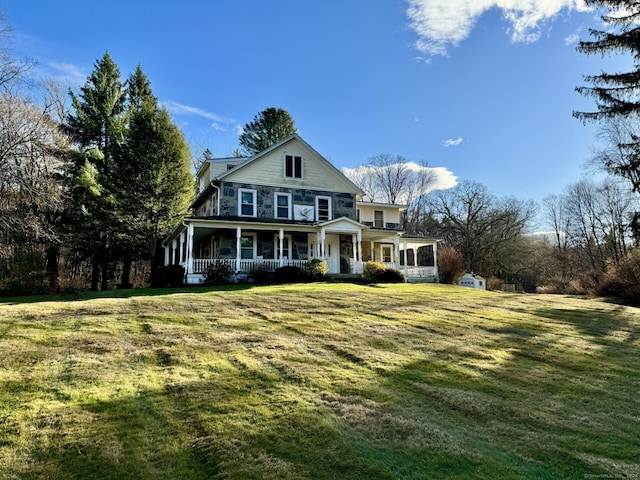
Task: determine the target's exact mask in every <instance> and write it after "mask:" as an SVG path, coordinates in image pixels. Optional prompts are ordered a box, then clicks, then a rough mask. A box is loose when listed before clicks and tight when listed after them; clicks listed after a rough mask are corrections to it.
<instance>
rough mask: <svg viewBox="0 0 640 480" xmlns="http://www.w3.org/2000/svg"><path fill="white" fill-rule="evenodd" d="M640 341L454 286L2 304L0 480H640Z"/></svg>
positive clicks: (549, 304)
mask: <svg viewBox="0 0 640 480" xmlns="http://www.w3.org/2000/svg"><path fill="white" fill-rule="evenodd" d="M109 295H119V296H120V297H119V298H109ZM639 347H640V310H638V309H632V308H626V307H620V306H614V305H609V304H606V303H602V302H599V301H595V300H589V299H582V298H568V297H559V296H534V295H511V294H497V293H489V292H480V291H474V290H471V289H463V288H458V287H452V286H438V285H389V286H378V287H369V286H357V285H348V284H311V285H296V286H273V287H244V288H236V289H227V290H222V291H215V290H212V289H209V290H207V289H200V290H198V289H196V290H191V291H189V292H187V293H179V292H177V291H170V290H169V291H161V290H141V291H129V292H114V293H112V294H107V295H104V294H95V295H85V296H79V297H68V298H63V299H60V301H47V299H33V301H30V302H26V303H15V304H12V303H6V302H5V303H2V302H1V301H0V479H3V480H4V479H36V478H37V479H40V478H48V479H69V478H83V479H84V478H87V479H88V478H91V479H94V478H101V479H103V478H113V479H127V478H129V479H154V480H155V479H177V478H180V479H216V478H218V479H245V478H256V479H287V478H289V479H312V478H313V479H325V478H326V479H330V478H331V479H333V478H347V479H356V478H362V479H396V478H402V479H424V478H474V479H476V478H487V479H489V478H490V479H494V478H548V479H557V478H576V479H577V478H580V479H583V478H589V476H591V477H590V478H595V476H601V475H611V476H612V477H610V478H613V476H615V477H616V478H627V477H629V478H635V477H638V476H640V466H639V465H640V457H639V453H638V452H640V440H639V439H640V417H639V412H640V396H639V395H638V392H640V382H639V376H640V357H639V353H638V352H639Z"/></svg>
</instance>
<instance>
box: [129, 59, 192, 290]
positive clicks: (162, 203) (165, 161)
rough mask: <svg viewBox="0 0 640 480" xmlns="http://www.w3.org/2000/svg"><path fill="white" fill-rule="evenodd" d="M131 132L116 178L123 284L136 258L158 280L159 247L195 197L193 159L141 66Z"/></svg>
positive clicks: (132, 95) (132, 82)
mask: <svg viewBox="0 0 640 480" xmlns="http://www.w3.org/2000/svg"><path fill="white" fill-rule="evenodd" d="M127 85H128V89H127V95H128V103H129V107H130V111H129V120H130V122H129V127H128V129H127V133H126V136H125V141H124V144H123V148H122V149H121V152H120V155H119V158H118V162H117V168H118V170H117V172H118V177H119V178H120V179H121V182H120V185H121V191H120V192H119V195H118V198H119V201H118V217H119V219H120V225H121V229H120V244H121V251H122V256H123V277H122V283H123V284H126V283H129V279H128V269H129V267H130V265H131V260H132V259H135V258H141V259H148V260H150V262H151V272H152V281H153V280H154V276H155V272H156V267H157V263H158V262H157V256H158V253H159V249H160V241H161V240H162V238H163V237H164V236H165V235H167V234H168V233H169V230H170V228H172V227H173V226H175V224H176V223H177V222H178V220H179V219H180V218H181V217H182V216H184V215H185V214H186V213H187V212H188V209H189V206H190V204H191V201H192V200H193V196H194V180H193V175H192V173H191V154H190V151H189V147H188V144H187V142H186V141H185V139H184V137H183V135H182V132H181V131H180V130H179V129H178V127H177V126H176V125H175V124H173V122H172V120H171V117H170V116H169V114H168V112H167V111H166V110H165V109H161V108H159V106H158V102H157V99H156V97H155V96H154V95H153V93H152V90H151V86H150V82H149V80H148V78H147V77H146V75H145V74H144V73H143V71H142V69H141V68H140V67H139V66H138V68H137V69H136V71H135V73H133V74H132V75H131V76H130V77H129V79H128V82H127Z"/></svg>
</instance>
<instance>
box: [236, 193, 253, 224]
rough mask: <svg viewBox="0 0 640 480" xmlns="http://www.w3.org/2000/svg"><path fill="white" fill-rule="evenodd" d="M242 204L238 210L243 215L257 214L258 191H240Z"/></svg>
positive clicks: (251, 215)
mask: <svg viewBox="0 0 640 480" xmlns="http://www.w3.org/2000/svg"><path fill="white" fill-rule="evenodd" d="M238 195H239V198H238V200H239V202H240V205H239V207H238V211H239V212H240V216H241V217H255V216H256V191H255V190H244V189H242V188H241V189H240V190H239V191H238Z"/></svg>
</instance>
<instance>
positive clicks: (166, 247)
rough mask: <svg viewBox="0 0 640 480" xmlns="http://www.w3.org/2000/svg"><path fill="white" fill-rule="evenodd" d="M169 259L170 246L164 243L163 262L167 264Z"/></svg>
mask: <svg viewBox="0 0 640 480" xmlns="http://www.w3.org/2000/svg"><path fill="white" fill-rule="evenodd" d="M170 261H171V247H170V246H168V245H164V264H165V266H166V265H169V262H170Z"/></svg>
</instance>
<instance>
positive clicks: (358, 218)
mask: <svg viewBox="0 0 640 480" xmlns="http://www.w3.org/2000/svg"><path fill="white" fill-rule="evenodd" d="M356 220H357V221H360V209H359V208H358V209H356Z"/></svg>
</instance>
